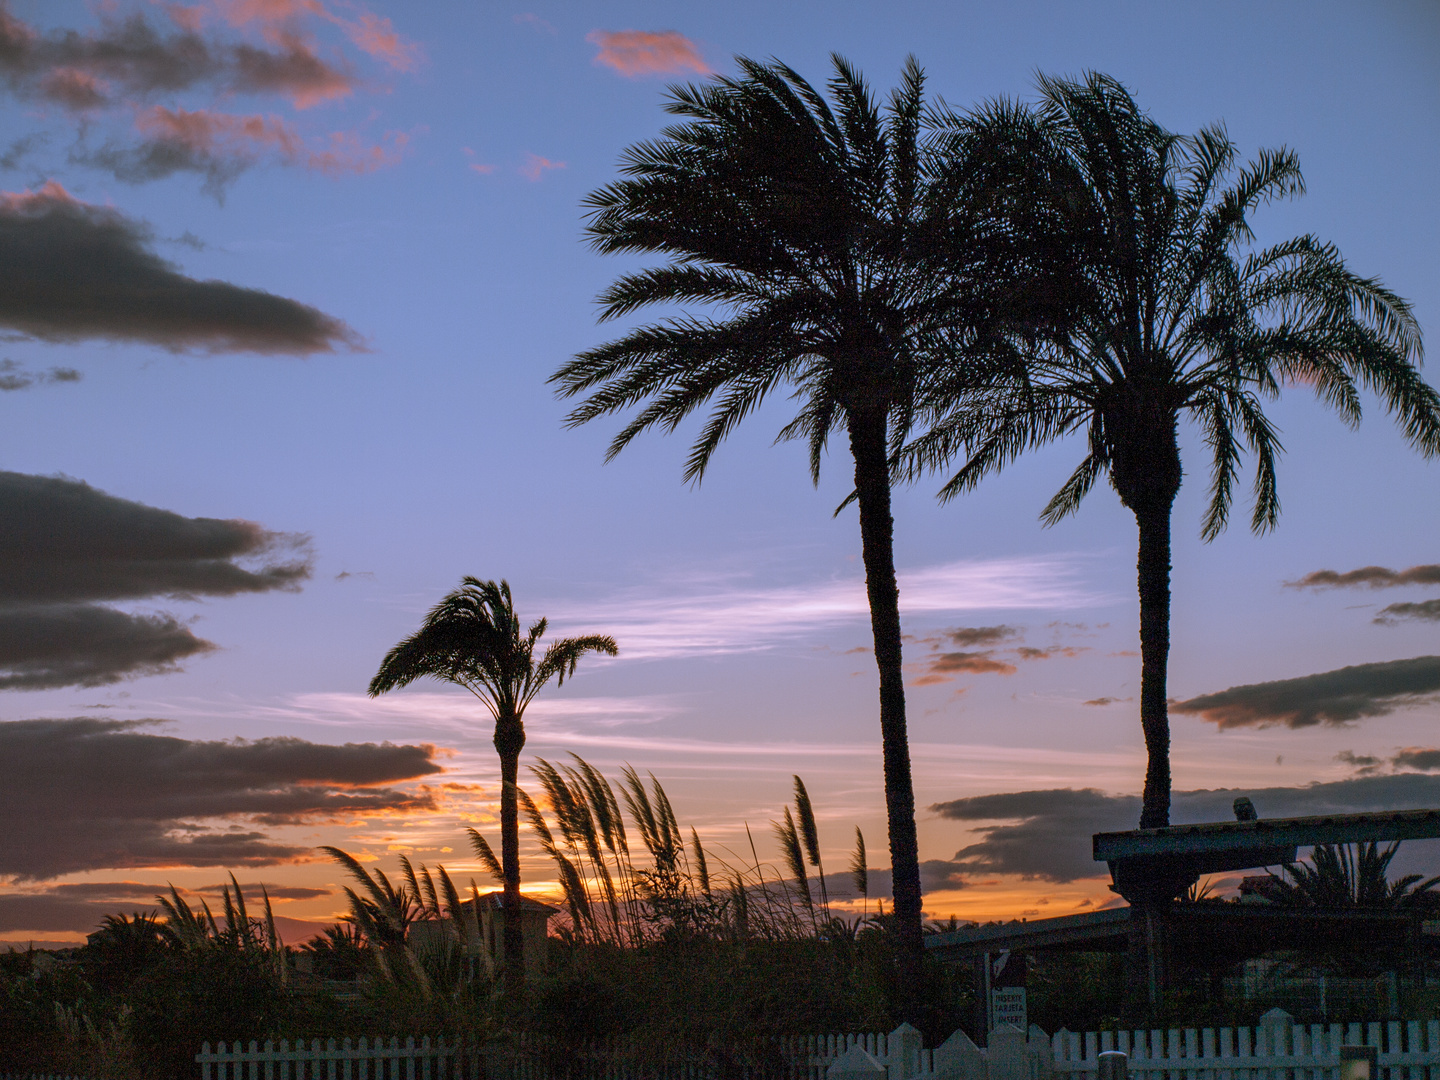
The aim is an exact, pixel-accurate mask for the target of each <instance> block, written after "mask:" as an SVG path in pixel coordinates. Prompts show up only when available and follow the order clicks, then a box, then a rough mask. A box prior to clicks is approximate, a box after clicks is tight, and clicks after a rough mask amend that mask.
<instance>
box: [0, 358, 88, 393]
mask: <svg viewBox="0 0 1440 1080" xmlns="http://www.w3.org/2000/svg"><path fill="white" fill-rule="evenodd" d="M81 378H82V376H81V374H80V372H78V371H76V370H75V369H74V368H68V367H52V368H51V369H50V370H49V371H31V370H29V369H28V368H26V367H25V366H23V365H21V364H17V363H16V362H15V361H14V360H0V390H29V389H30V388H31V387H32V386H38V385H42V384H44V383H73V382H79V381H80V379H81Z"/></svg>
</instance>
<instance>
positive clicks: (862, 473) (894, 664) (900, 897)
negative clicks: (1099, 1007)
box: [848, 410, 924, 988]
mask: <svg viewBox="0 0 1440 1080" xmlns="http://www.w3.org/2000/svg"><path fill="white" fill-rule="evenodd" d="M848 427H849V435H850V452H851V454H852V455H853V456H854V458H855V498H856V502H857V503H858V504H859V507H860V550H861V556H862V558H863V559H864V561H865V590H866V592H867V594H868V595H869V599H870V628H871V631H872V633H873V634H874V638H875V666H876V667H877V668H878V669H879V671H880V743H881V746H882V748H883V753H884V762H885V809H886V812H887V815H888V817H889V825H890V872H891V878H892V882H893V889H894V900H895V921H896V924H897V930H898V934H899V942H900V965H901V971H900V975H901V986H902V987H911V988H913V987H914V986H915V978H916V977H918V975H919V970H920V958H921V954H922V952H923V950H924V942H923V940H922V936H921V931H920V849H919V844H918V841H917V840H916V836H915V789H914V786H913V784H912V783H911V779H910V741H909V737H908V736H907V734H906V730H905V684H904V681H903V672H902V670H901V661H900V588H899V585H898V584H897V583H896V581H895V547H894V531H895V521H894V518H893V517H892V516H891V513H890V468H889V461H888V453H887V446H886V439H885V436H886V424H885V413H884V412H883V411H881V410H874V411H866V412H859V411H854V410H852V411H851V413H850V415H849V418H848Z"/></svg>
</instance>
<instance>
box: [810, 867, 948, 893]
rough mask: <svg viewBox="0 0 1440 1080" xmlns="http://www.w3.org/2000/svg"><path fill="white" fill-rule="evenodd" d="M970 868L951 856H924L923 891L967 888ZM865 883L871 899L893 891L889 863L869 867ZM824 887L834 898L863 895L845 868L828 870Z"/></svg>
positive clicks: (921, 874) (922, 870)
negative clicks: (942, 857)
mask: <svg viewBox="0 0 1440 1080" xmlns="http://www.w3.org/2000/svg"><path fill="white" fill-rule="evenodd" d="M969 869H971V867H968V866H963V865H961V864H960V863H957V862H951V861H950V860H948V859H922V860H921V861H920V891H921V892H923V893H933V892H954V891H955V890H957V889H963V888H965V878H964V872H965V871H966V870H969ZM865 884H866V887H867V888H868V889H869V898H870V899H871V900H872V901H873V900H875V899H876V898H877V897H889V896H890V895H892V892H893V887H892V885H891V875H890V869H889V867H874V866H872V867H870V872H869V874H868V879H867V881H866V882H865ZM811 888H812V889H814V888H815V886H814V885H813V884H812V886H811ZM825 891H826V893H827V895H829V897H830V899H831V900H859V899H860V898H861V897H860V893H859V892H858V891H857V890H856V888H855V880H854V878H853V877H851V875H850V874H849V873H848V872H845V871H840V872H838V873H834V874H826V875H825Z"/></svg>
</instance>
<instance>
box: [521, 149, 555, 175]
mask: <svg viewBox="0 0 1440 1080" xmlns="http://www.w3.org/2000/svg"><path fill="white" fill-rule="evenodd" d="M563 168H565V162H563V161H551V160H550V159H549V158H544V157H541V156H540V155H539V154H526V155H525V164H524V165H521V166H520V169H519V173H520V175H521V176H523V177H525V179H526V180H530V181H536V180H539V179H540V177H541V175H543V174H544V173H545V171H546V170H548V169H563Z"/></svg>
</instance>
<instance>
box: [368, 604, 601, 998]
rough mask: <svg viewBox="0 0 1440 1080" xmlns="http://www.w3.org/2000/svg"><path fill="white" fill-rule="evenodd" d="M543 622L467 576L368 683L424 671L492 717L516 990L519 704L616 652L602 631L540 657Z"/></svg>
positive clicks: (393, 684) (519, 945)
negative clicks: (530, 619) (526, 619)
mask: <svg viewBox="0 0 1440 1080" xmlns="http://www.w3.org/2000/svg"><path fill="white" fill-rule="evenodd" d="M546 625H547V623H546V620H545V619H540V620H539V621H537V622H536V623H534V624H533V625H532V626H531V627H530V630H529V632H528V633H522V632H521V630H520V619H519V617H518V616H517V615H516V614H515V605H514V602H513V601H512V600H511V597H510V585H509V583H508V582H505V581H501V582H500V583H499V584H498V585H497V584H496V583H495V582H493V581H480V580H479V579H478V578H473V577H466V578H465V579H463V581H462V582H461V585H460V588H458V589H456V590H455V591H454V592H452V593H450V594H449V595H448V596H446V597H445V598H444V599H443V600H441V601H440V603H438V604H436V605H435V607H434V608H433V609H432V610H431V612H430V614H429V615H427V616H426V617H425V623H424V625H423V626H421V627H420V629H419V630H417V631H415V633H413V634H411V635H410V636H409V637H407V638H406V639H405V640H404V641H402V642H400V643H399V644H398V645H396V646H395V647H394V648H393V649H391V650H390V651H389V652H388V653H386V654H385V659H384V660H383V661H381V663H380V670H379V671H378V672H377V673H376V675H375V677H374V678H373V679H371V680H370V691H369V692H370V696H371V697H376V696H377V695H379V694H383V693H386V692H387V691H389V690H394V689H396V688H397V687H401V686H408V685H409V684H410V683H412V682H414V681H415V680H416V679H419V678H422V677H425V676H429V677H430V678H432V679H440V680H441V681H442V682H448V683H453V684H454V685H456V686H461V687H464V688H465V689H466V690H468V691H470V693H472V694H474V695H475V696H476V697H477V698H479V699H480V701H481V703H482V704H484V706H485V708H486V709H488V710H489V712H490V715H491V716H492V717H494V720H495V736H494V742H495V751H496V753H498V754H499V755H500V784H501V787H500V863H501V867H502V868H503V870H504V875H505V893H504V895H505V911H504V927H503V936H504V947H505V978H506V981H507V983H508V984H509V985H510V986H512V987H516V986H519V985H520V984H521V982H523V980H524V977H525V972H524V966H523V956H524V944H523V940H522V938H521V924H520V817H519V808H518V803H517V789H516V786H515V785H516V781H517V779H518V777H519V771H520V752H521V751H522V750H523V749H524V748H525V723H524V720H525V709H526V707H527V706H529V704H530V702H531V701H532V700H534V698H535V695H536V694H538V693H539V692H540V691H541V689H543V688H544V686H545V684H546V683H548V682H549V681H550V680H551V679H552V678H553V679H554V680H555V682H556V684H557V685H558V684H561V683H564V681H565V679H566V678H567V677H568V676H571V675H573V674H575V665H576V663H577V662H578V661H579V659H580V657H581V656H583V655H584V654H585V653H587V652H598V653H605V654H606V655H607V656H614V655H616V652H617V651H618V650H617V649H616V647H615V639H614V638H610V637H606V636H603V635H600V634H591V635H589V636H586V637H575V638H563V639H561V640H560V641H553V642H551V643H550V644H549V645H548V646H547V647H546V649H545V653H544V655H543V656H541V657H540V658H539V659H538V660H537V659H536V657H535V646H536V644H537V643H538V642H539V641H540V639H541V638H542V637H544V636H545V628H546Z"/></svg>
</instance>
